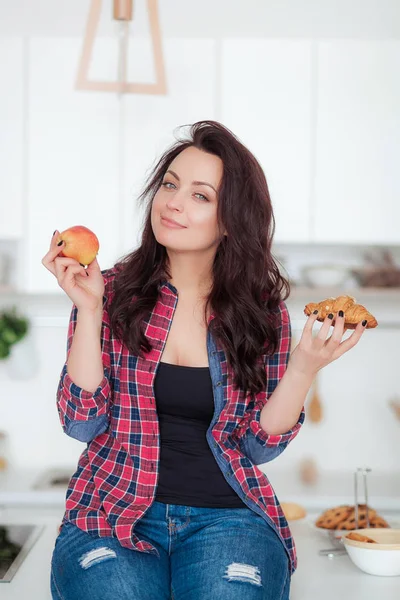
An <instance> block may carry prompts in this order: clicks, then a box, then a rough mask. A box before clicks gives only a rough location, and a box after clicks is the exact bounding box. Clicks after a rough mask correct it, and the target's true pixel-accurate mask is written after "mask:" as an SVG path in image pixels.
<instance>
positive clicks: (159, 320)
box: [57, 267, 304, 573]
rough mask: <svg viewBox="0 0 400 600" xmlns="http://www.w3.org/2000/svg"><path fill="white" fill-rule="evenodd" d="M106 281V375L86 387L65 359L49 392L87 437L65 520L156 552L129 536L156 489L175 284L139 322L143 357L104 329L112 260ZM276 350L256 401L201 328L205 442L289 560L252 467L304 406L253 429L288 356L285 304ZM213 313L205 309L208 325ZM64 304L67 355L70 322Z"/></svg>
mask: <svg viewBox="0 0 400 600" xmlns="http://www.w3.org/2000/svg"><path fill="white" fill-rule="evenodd" d="M102 274H103V277H104V281H105V286H106V287H105V294H104V298H103V323H102V332H101V347H102V359H103V366H104V376H103V379H102V381H101V382H100V385H99V386H98V388H97V390H96V391H95V392H94V393H92V392H88V391H86V390H84V389H82V388H81V387H79V386H77V385H76V384H75V383H74V382H73V381H72V379H71V378H70V376H69V374H68V372H67V364H66V362H65V364H64V366H63V369H62V373H61V377H60V382H59V386H58V390H57V408H58V413H59V416H60V420H61V424H62V427H63V430H64V431H65V433H66V434H67V435H70V436H71V437H74V438H76V439H78V440H81V441H83V442H86V443H87V446H86V448H85V449H84V450H83V452H82V454H81V456H80V458H79V461H78V466H77V470H76V472H75V473H74V475H73V476H72V478H71V481H70V483H69V486H68V491H67V495H66V510H65V514H64V518H63V522H65V521H71V522H72V523H74V524H75V525H76V526H77V527H79V528H80V529H82V530H83V531H86V532H88V533H90V532H93V533H94V534H95V535H98V536H110V535H111V536H115V537H117V538H118V540H119V542H120V543H121V545H122V546H125V547H126V548H131V549H134V550H138V551H142V552H148V553H153V554H156V555H158V551H157V549H156V548H155V547H154V546H153V545H152V544H150V543H149V542H148V541H146V540H143V539H140V537H139V536H137V535H136V533H135V523H136V522H137V521H138V520H139V519H140V518H141V517H143V515H144V513H145V512H146V510H147V509H148V508H149V507H150V505H151V504H152V502H153V499H154V497H155V493H156V487H157V480H158V469H159V456H160V442H159V424H158V418H157V410H156V403H155V399H154V392H153V384H154V378H155V374H156V371H157V367H158V364H159V361H160V358H161V356H162V353H163V349H164V346H165V343H166V340H167V336H168V332H169V329H170V326H171V323H172V319H173V316H174V311H175V307H176V305H177V302H178V293H177V290H176V288H175V287H174V286H173V285H172V284H170V283H169V282H168V281H164V282H163V283H162V284H161V285H160V288H159V292H160V293H159V297H158V300H157V303H156V305H155V307H154V309H153V311H152V313H151V315H150V317H149V319H148V320H147V321H146V324H145V325H146V328H145V334H146V336H147V338H149V340H150V342H151V343H152V345H153V348H152V350H151V351H150V352H149V353H147V354H145V356H144V358H139V357H137V356H134V355H132V354H131V353H130V352H129V350H128V349H127V347H126V346H125V345H124V344H121V342H120V341H118V340H117V339H116V338H115V337H114V336H113V335H112V332H111V329H110V321H109V317H108V312H107V304H108V303H109V302H110V300H111V297H112V282H113V279H114V277H115V274H116V271H115V267H114V268H111V269H107V270H105V271H103V272H102ZM279 312H280V316H281V325H280V335H279V348H278V350H277V352H276V353H275V354H274V355H273V356H272V357H268V356H267V355H265V356H264V357H263V360H264V364H265V370H266V375H267V389H266V390H263V391H262V392H261V393H259V394H258V396H257V398H256V401H255V402H254V401H251V402H250V401H249V396H245V394H244V393H243V392H242V391H241V390H235V389H234V388H233V386H232V384H231V373H230V372H229V371H230V369H229V366H228V363H227V360H226V356H225V353H224V350H223V348H222V347H221V346H220V345H219V343H218V342H217V341H216V340H215V339H214V338H213V336H212V335H211V332H210V331H208V333H207V351H208V357H209V366H210V375H211V379H212V384H213V392H214V403H215V412H214V417H213V419H212V421H211V423H210V426H209V428H208V430H207V434H206V437H207V440H208V443H209V446H210V449H211V451H212V453H213V455H214V457H215V460H216V461H217V463H218V465H219V466H220V468H221V470H222V472H223V474H224V476H225V478H226V480H227V481H228V483H229V484H230V485H231V486H232V488H233V489H234V490H235V491H236V493H237V494H238V495H239V496H240V497H241V498H242V500H243V502H245V503H246V505H247V506H248V507H249V508H251V509H252V510H253V511H254V512H256V513H257V514H259V515H260V516H261V517H263V518H264V519H265V520H266V521H267V522H268V523H269V524H270V525H271V526H272V527H273V528H274V529H275V531H276V532H277V534H278V536H279V537H280V539H281V541H282V543H283V544H284V546H285V549H286V551H287V553H288V556H289V559H290V567H291V572H292V573H293V572H294V571H295V569H296V566H297V558H296V549H295V545H294V541H293V538H292V536H291V533H290V530H289V526H288V523H287V521H286V519H285V516H284V514H283V511H282V509H281V507H280V505H279V501H278V499H277V497H276V495H275V493H274V490H273V488H272V486H271V484H270V482H269V481H268V478H267V476H266V475H265V474H264V473H263V472H262V471H261V470H260V469H259V468H258V467H257V466H256V465H257V464H261V463H265V462H268V461H270V460H272V459H273V458H275V457H276V456H278V455H279V454H280V453H281V452H282V451H283V450H284V449H285V448H286V446H287V445H288V444H289V442H290V441H291V440H292V439H293V438H294V437H295V436H296V435H297V433H298V432H299V429H300V427H301V425H302V423H303V421H304V408H303V410H302V411H301V414H300V416H299V419H298V422H297V423H296V425H295V426H294V427H293V429H291V430H290V431H287V432H286V433H283V434H281V435H269V434H267V433H266V432H265V431H264V430H263V429H262V428H261V426H260V414H261V409H262V407H263V406H264V405H265V403H266V401H267V399H268V398H269V396H270V395H271V394H272V392H273V391H274V389H275V387H276V386H277V384H278V382H279V381H280V379H281V378H282V376H283V374H284V372H285V370H286V366H287V362H288V359H289V354H290V340H291V328H290V320H289V315H288V312H287V308H286V305H285V303H284V302H281V304H280V306H279ZM213 318H214V315H213V314H212V315H211V316H210V318H209V322H210V321H211V320H212V319H213ZM76 321H77V308H76V306H73V307H72V312H71V317H70V321H69V327H68V340H67V358H68V354H69V351H70V348H71V343H72V339H73V335H74V331H75V327H76Z"/></svg>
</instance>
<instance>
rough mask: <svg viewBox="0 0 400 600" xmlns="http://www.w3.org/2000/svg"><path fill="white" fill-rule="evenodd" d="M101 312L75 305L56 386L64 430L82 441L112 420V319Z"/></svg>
mask: <svg viewBox="0 0 400 600" xmlns="http://www.w3.org/2000/svg"><path fill="white" fill-rule="evenodd" d="M101 311H102V314H101V313H97V314H87V313H84V312H81V313H80V314H79V311H78V308H77V307H76V306H75V305H74V306H73V308H72V311H71V316H70V320H69V326H68V336H67V359H66V362H65V364H64V366H63V369H62V372H61V376H60V381H59V385H58V390H57V409H58V414H59V417H60V421H61V425H62V427H63V430H64V432H65V433H66V434H67V435H69V436H71V437H73V438H75V439H78V440H80V441H82V442H88V441H91V440H92V439H93V438H95V437H96V436H97V435H99V434H100V433H103V432H104V431H105V430H106V429H107V427H108V422H109V416H108V404H109V399H110V396H111V383H110V323H109V318H108V313H107V310H106V309H105V308H103V307H102V308H101Z"/></svg>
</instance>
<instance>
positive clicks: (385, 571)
mask: <svg viewBox="0 0 400 600" xmlns="http://www.w3.org/2000/svg"><path fill="white" fill-rule="evenodd" d="M355 531H356V532H357V533H360V534H361V535H367V536H368V537H370V538H372V539H373V540H375V541H376V542H378V543H377V544H371V543H368V542H356V541H355V540H350V539H349V538H348V537H347V536H346V535H344V536H343V537H342V541H343V543H344V546H345V548H346V551H347V554H348V555H349V557H350V559H351V560H352V561H353V563H354V564H355V565H356V566H357V567H358V568H359V569H361V571H364V572H365V573H369V574H370V575H383V576H386V577H390V576H395V575H400V529H388V528H376V529H373V528H370V529H356V530H355ZM349 533H350V531H349V532H348V534H349Z"/></svg>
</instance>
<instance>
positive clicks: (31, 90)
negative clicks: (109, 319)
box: [0, 0, 400, 505]
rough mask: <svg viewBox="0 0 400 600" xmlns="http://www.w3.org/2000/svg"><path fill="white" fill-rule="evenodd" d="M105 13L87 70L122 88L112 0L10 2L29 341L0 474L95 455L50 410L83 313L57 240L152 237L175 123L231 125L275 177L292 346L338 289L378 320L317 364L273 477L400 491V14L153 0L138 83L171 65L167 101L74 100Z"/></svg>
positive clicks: (0, 22) (9, 413)
mask: <svg viewBox="0 0 400 600" xmlns="http://www.w3.org/2000/svg"><path fill="white" fill-rule="evenodd" d="M96 4H100V5H102V10H101V14H100V22H99V27H98V29H97V32H96V37H95V43H94V45H93V48H92V54H91V61H90V68H89V73H88V78H89V79H90V80H97V81H104V82H113V81H115V80H116V79H117V76H118V72H119V71H118V64H121V62H119V61H120V60H121V56H122V55H119V49H118V48H119V46H118V40H120V39H121V32H120V30H119V29H118V27H117V25H116V23H115V22H113V20H112V18H111V17H112V2H111V1H104V2H103V3H98V2H93V3H92V2H90V1H89V0H84V1H83V0H69V1H68V2H62V1H58V2H54V0H30V1H29V2H28V1H24V0H14V1H13V2H12V3H11V2H6V1H5V0H0V56H1V60H0V311H7V312H9V311H10V310H11V309H12V307H15V308H16V314H17V315H18V316H19V317H20V318H21V319H22V325H21V326H22V329H21V336H23V337H22V339H21V340H19V341H16V343H14V344H12V345H11V348H10V354H9V355H8V356H3V357H2V358H0V431H1V432H2V433H1V434H0V469H1V472H0V475H1V473H3V475H4V474H5V473H15V474H16V480H15V481H17V484H16V485H17V487H18V485H19V484H21V485H22V479H23V477H24V475H23V473H25V472H28V471H30V470H35V472H36V471H37V472H38V473H41V472H46V471H48V470H52V469H54V470H57V469H61V470H63V469H64V470H65V471H66V472H70V473H72V472H73V470H74V468H75V465H76V462H77V460H78V458H79V455H80V454H81V452H82V451H83V449H84V445H83V444H82V443H81V442H78V441H77V440H74V439H72V438H69V437H67V436H66V435H65V434H64V433H63V432H62V429H61V426H60V423H59V420H58V414H57V410H56V403H55V397H56V389H57V385H58V379H59V376H60V372H61V368H62V366H63V363H64V360H65V351H66V333H67V324H68V318H69V314H70V308H71V303H70V300H69V299H68V298H67V297H66V296H65V294H64V292H63V291H62V290H61V289H60V288H59V287H58V285H57V282H56V280H55V278H54V277H53V276H52V275H51V274H50V273H49V271H47V270H46V269H45V268H44V266H43V265H42V264H41V259H42V257H43V256H44V254H45V253H46V252H47V250H48V247H49V244H50V239H51V236H52V234H53V231H54V230H55V229H58V230H59V231H63V230H64V229H67V228H68V227H70V226H72V225H78V224H80V225H85V226H87V227H89V228H90V229H92V230H93V231H94V232H95V233H96V234H97V236H98V238H99V240H100V252H99V255H98V260H99V263H100V266H101V268H103V269H105V268H108V267H111V266H112V265H113V264H114V263H115V261H116V260H117V259H118V258H119V257H120V256H122V255H124V254H126V253H128V252H130V251H131V250H132V249H134V248H135V247H136V246H137V244H138V240H139V234H140V227H141V216H142V215H141V213H140V211H139V210H138V208H137V205H136V198H137V195H138V194H139V192H140V190H141V188H142V185H143V183H144V180H145V176H146V173H147V172H148V170H149V169H150V168H151V166H152V165H153V164H154V161H155V160H156V158H157V157H158V155H159V154H160V153H161V151H162V150H163V149H164V148H165V147H166V146H167V145H169V143H170V142H172V141H173V138H174V132H175V131H176V128H177V127H178V126H179V125H184V124H188V123H192V122H194V121H197V120H201V119H216V120H219V121H221V122H222V123H223V124H225V125H226V126H228V127H229V128H231V129H232V130H233V132H234V133H235V134H237V135H238V136H239V138H240V139H241V140H242V141H243V142H244V143H245V144H246V145H247V146H248V147H249V148H250V149H251V150H252V151H253V152H254V154H255V155H256V157H257V158H258V159H259V161H260V162H261V164H262V166H263V168H264V170H265V173H266V176H267V180H268V183H269V186H270V192H271V196H272V201H273V204H274V207H275V216H276V235H275V244H274V252H275V255H276V257H277V258H278V259H279V260H280V262H281V264H282V268H283V269H285V270H286V273H287V274H288V275H289V277H290V280H291V283H292V292H291V295H290V298H289V299H288V301H287V303H288V307H289V310H290V313H291V317H292V326H293V335H294V338H295V339H296V338H297V340H298V337H299V335H300V333H301V329H302V327H303V325H304V322H305V317H304V314H303V309H304V305H305V304H306V303H308V302H311V301H313V302H319V301H320V300H323V299H324V298H326V297H328V296H337V295H340V294H342V293H349V294H351V295H353V296H355V297H356V299H357V301H358V302H361V303H363V304H365V305H366V307H367V308H368V309H369V310H370V311H371V312H373V314H374V315H375V316H376V318H377V319H378V322H379V326H378V328H377V329H374V330H368V331H366V333H365V335H364V336H363V338H362V340H361V342H360V343H359V345H358V346H357V347H356V348H354V349H353V350H352V351H351V352H350V353H348V354H346V355H345V356H344V357H342V358H341V359H340V360H338V361H336V362H335V363H333V364H331V365H329V366H328V367H327V368H325V369H324V370H323V371H321V372H320V374H319V376H318V379H317V381H316V387H314V388H313V389H312V390H311V391H310V394H309V397H308V399H307V404H306V408H307V419H306V423H305V425H304V427H303V430H302V431H301V433H300V434H299V436H298V438H297V439H296V441H295V442H294V443H293V444H291V445H290V446H289V448H288V449H287V450H286V451H285V453H284V454H283V455H282V456H280V457H279V459H277V460H275V461H273V462H272V463H270V464H268V465H264V466H262V467H261V468H262V469H263V470H265V471H266V472H268V473H270V474H271V477H272V481H274V479H273V477H274V476H275V477H276V478H277V481H278V479H279V477H282V481H283V483H282V486H284V485H285V486H286V487H285V489H286V490H289V492H290V490H291V489H292V488H291V487H290V486H291V485H293V486H295V485H296V482H297V481H300V480H302V481H308V482H309V483H310V482H314V483H317V482H318V481H319V482H323V481H325V482H332V481H333V482H337V481H340V482H341V484H340V485H343V488H342V489H343V490H344V489H346V490H347V489H348V490H350V491H351V485H352V473H353V471H354V470H355V469H356V468H357V467H359V466H363V465H368V466H369V467H371V468H372V470H373V474H374V475H375V476H376V477H377V478H381V479H379V481H381V482H382V486H386V487H387V489H389V488H390V486H391V485H397V488H396V489H397V490H399V488H400V468H399V455H400V376H399V367H398V356H399V354H398V348H399V344H400V204H399V198H400V179H399V177H398V175H399V158H400V3H399V2H398V0H376V1H374V0H363V1H361V0H355V1H353V2H348V1H347V0H335V1H329V2H328V1H321V0H302V1H300V2H299V1H297V0H285V1H282V0H281V1H279V2H272V1H264V0H246V2H242V1H239V0H229V1H228V0H219V2H215V1H214V0H202V2H201V3H198V2H196V3H195V2H186V1H184V0H169V1H168V2H167V1H163V0H162V1H159V2H158V3H154V2H150V3H149V4H150V6H155V7H156V10H157V14H158V19H159V26H160V37H159V38H157V39H159V42H160V47H161V57H160V56H154V53H153V47H152V43H151V31H152V30H151V28H150V25H149V15H148V12H147V9H146V2H145V0H137V1H136V2H134V15H133V20H132V22H131V23H130V26H129V45H128V60H127V79H128V81H132V82H136V83H150V84H154V83H155V82H156V81H157V80H158V79H159V78H160V73H161V75H162V68H161V67H162V64H163V65H164V67H165V84H166V92H165V93H152V92H153V91H154V90H150V93H149V90H148V91H147V93H141V92H140V91H136V92H130V93H119V92H118V91H116V90H114V91H105V90H98V91H95V90H87V89H86V90H82V89H76V87H75V82H76V77H77V72H78V65H79V61H80V57H81V53H82V48H83V38H84V35H85V31H86V23H87V18H88V14H89V9H90V7H91V5H96ZM155 30H156V31H155V33H157V28H156V27H155ZM159 59H160V62H159V63H158V60H159ZM157 64H159V65H161V66H160V71H159V72H158V73H157V69H156V65H157ZM155 91H156V92H157V90H155ZM161 91H162V90H161ZM24 319H27V321H28V330H27V333H26V335H23V331H24V330H23V326H24ZM18 323H19V324H21V323H20V322H17V324H18ZM4 324H5V321H4V316H3V319H2V320H1V319H0V350H1V349H3V352H5V351H4V348H5V347H6V346H5V342H6V341H7V336H5V335H4V329H5V328H4ZM2 335H3V337H1V336H2ZM294 341H295V340H294ZM2 342H3V345H2ZM315 393H317V394H318V396H319V404H318V398H317V399H316V397H315ZM316 403H317V406H315V405H316ZM318 409H321V410H322V413H321V412H320V411H319V410H318ZM0 483H1V479H0ZM7 485H10V484H7ZM326 485H330V484H328V483H327V484H326ZM334 486H336V483H335V484H334ZM346 486H348V488H347V487H346ZM9 489H11V488H9ZM381 489H383V488H381ZM385 489H386V488H385ZM390 489H392V488H390ZM388 493H389V492H388ZM390 493H392V492H390ZM397 499H399V496H397ZM399 505H400V500H399Z"/></svg>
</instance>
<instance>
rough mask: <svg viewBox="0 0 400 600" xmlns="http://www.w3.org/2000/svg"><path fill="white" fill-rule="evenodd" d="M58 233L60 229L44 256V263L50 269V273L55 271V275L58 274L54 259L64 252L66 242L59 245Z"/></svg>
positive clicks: (55, 233)
mask: <svg viewBox="0 0 400 600" xmlns="http://www.w3.org/2000/svg"><path fill="white" fill-rule="evenodd" d="M57 234H58V230H57V229H56V230H55V232H54V234H53V237H52V238H51V241H50V249H49V251H48V252H47V254H45V255H44V257H43V258H42V265H44V266H45V267H46V269H47V270H48V271H50V273H53V275H56V271H55V266H54V259H55V258H56V256H58V254H60V252H62V249H63V246H64V242H63V243H62V244H61V245H60V246H58V245H57V239H58V235H57Z"/></svg>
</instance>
